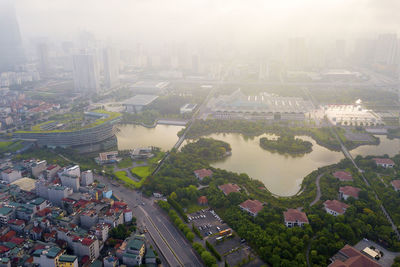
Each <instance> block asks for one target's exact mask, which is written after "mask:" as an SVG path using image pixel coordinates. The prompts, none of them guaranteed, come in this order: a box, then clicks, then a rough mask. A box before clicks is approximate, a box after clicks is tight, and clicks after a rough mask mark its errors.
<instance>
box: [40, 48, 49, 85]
mask: <svg viewBox="0 0 400 267" xmlns="http://www.w3.org/2000/svg"><path fill="white" fill-rule="evenodd" d="M37 55H38V58H39V71H40V75H41V76H42V77H43V76H47V75H49V72H50V61H49V49H48V47H47V44H45V43H40V44H38V45H37Z"/></svg>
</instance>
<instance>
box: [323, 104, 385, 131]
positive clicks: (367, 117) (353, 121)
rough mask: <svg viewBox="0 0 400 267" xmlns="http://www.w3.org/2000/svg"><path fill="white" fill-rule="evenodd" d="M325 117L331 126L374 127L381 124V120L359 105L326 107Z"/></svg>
mask: <svg viewBox="0 0 400 267" xmlns="http://www.w3.org/2000/svg"><path fill="white" fill-rule="evenodd" d="M325 115H326V117H327V118H328V120H329V122H330V123H331V124H333V125H345V126H346V125H353V126H357V125H361V126H374V125H381V124H383V121H382V118H381V117H380V116H379V115H378V114H377V113H375V112H374V111H372V110H369V109H364V108H362V107H361V105H359V104H356V105H328V106H326V107H325Z"/></svg>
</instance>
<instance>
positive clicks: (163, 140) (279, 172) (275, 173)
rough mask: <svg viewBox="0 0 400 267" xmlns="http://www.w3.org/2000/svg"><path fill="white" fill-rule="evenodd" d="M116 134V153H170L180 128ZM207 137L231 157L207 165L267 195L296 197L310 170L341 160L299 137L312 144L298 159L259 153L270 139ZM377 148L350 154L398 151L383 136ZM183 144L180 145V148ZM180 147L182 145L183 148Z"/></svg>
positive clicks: (123, 129) (124, 129)
mask: <svg viewBox="0 0 400 267" xmlns="http://www.w3.org/2000/svg"><path fill="white" fill-rule="evenodd" d="M118 128H119V130H120V131H119V132H118V133H117V134H116V136H117V140H118V149H119V150H124V149H133V148H137V147H146V146H157V147H160V148H161V149H162V150H164V151H166V150H170V149H171V148H172V147H173V146H174V144H175V143H176V142H177V141H178V136H177V133H178V132H179V131H180V130H181V129H182V128H183V126H173V125H157V126H156V127H155V128H146V127H143V126H139V125H130V124H129V125H119V126H118ZM207 137H211V138H214V139H217V140H222V141H225V142H227V143H229V144H230V145H231V147H232V155H231V156H229V157H227V158H225V159H223V160H221V161H218V162H214V163H212V164H211V165H212V166H213V167H215V168H221V169H225V170H229V171H233V172H238V173H247V174H248V175H249V176H250V177H251V178H254V179H258V180H260V181H262V182H263V183H264V184H265V186H266V187H267V188H268V190H269V191H271V192H272V193H274V194H276V195H280V196H290V195H294V194H296V193H297V192H298V191H299V189H300V185H301V182H302V180H303V178H304V177H305V176H307V175H308V174H309V173H310V172H312V171H313V170H315V169H317V168H319V167H323V166H326V165H329V164H334V163H337V162H339V161H340V160H341V159H343V158H344V156H343V154H342V152H335V151H330V150H328V149H327V148H324V147H322V146H320V145H318V144H317V143H316V142H315V141H314V140H313V139H312V138H310V137H307V136H301V137H300V138H301V139H303V140H307V141H310V142H311V143H312V144H313V151H312V152H311V153H308V154H305V155H302V156H291V155H285V154H279V153H274V152H270V151H267V150H264V149H262V148H261V147H260V146H259V139H260V138H261V137H268V138H271V137H272V138H273V136H272V135H266V134H264V135H261V136H258V137H254V138H246V137H244V136H243V135H241V134H235V133H230V134H212V135H209V136H207ZM378 137H379V138H380V140H381V142H380V144H379V145H378V146H372V145H371V146H361V147H358V148H356V149H353V150H352V151H351V154H352V155H353V156H357V155H362V156H366V155H377V156H379V155H383V154H389V155H390V156H394V155H395V154H397V153H399V151H400V141H399V139H394V140H389V139H388V138H387V137H386V136H378ZM186 142H187V141H185V142H184V144H185V143H186ZM184 144H183V145H184Z"/></svg>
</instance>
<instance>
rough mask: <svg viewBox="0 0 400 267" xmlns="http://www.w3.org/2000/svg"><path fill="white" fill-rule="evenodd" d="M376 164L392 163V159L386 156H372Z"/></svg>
mask: <svg viewBox="0 0 400 267" xmlns="http://www.w3.org/2000/svg"><path fill="white" fill-rule="evenodd" d="M373 160H374V161H375V163H376V164H391V165H394V162H393V160H391V159H387V158H374V159H373Z"/></svg>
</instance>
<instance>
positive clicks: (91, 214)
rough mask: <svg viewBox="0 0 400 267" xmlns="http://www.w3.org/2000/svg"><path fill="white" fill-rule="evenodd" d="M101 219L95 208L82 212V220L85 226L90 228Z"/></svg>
mask: <svg viewBox="0 0 400 267" xmlns="http://www.w3.org/2000/svg"><path fill="white" fill-rule="evenodd" d="M98 221H99V216H98V214H97V212H96V210H95V209H92V210H87V211H84V212H82V213H81V215H80V222H81V226H82V227H83V228H86V229H89V228H90V227H92V226H95V225H96V224H97V222H98Z"/></svg>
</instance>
